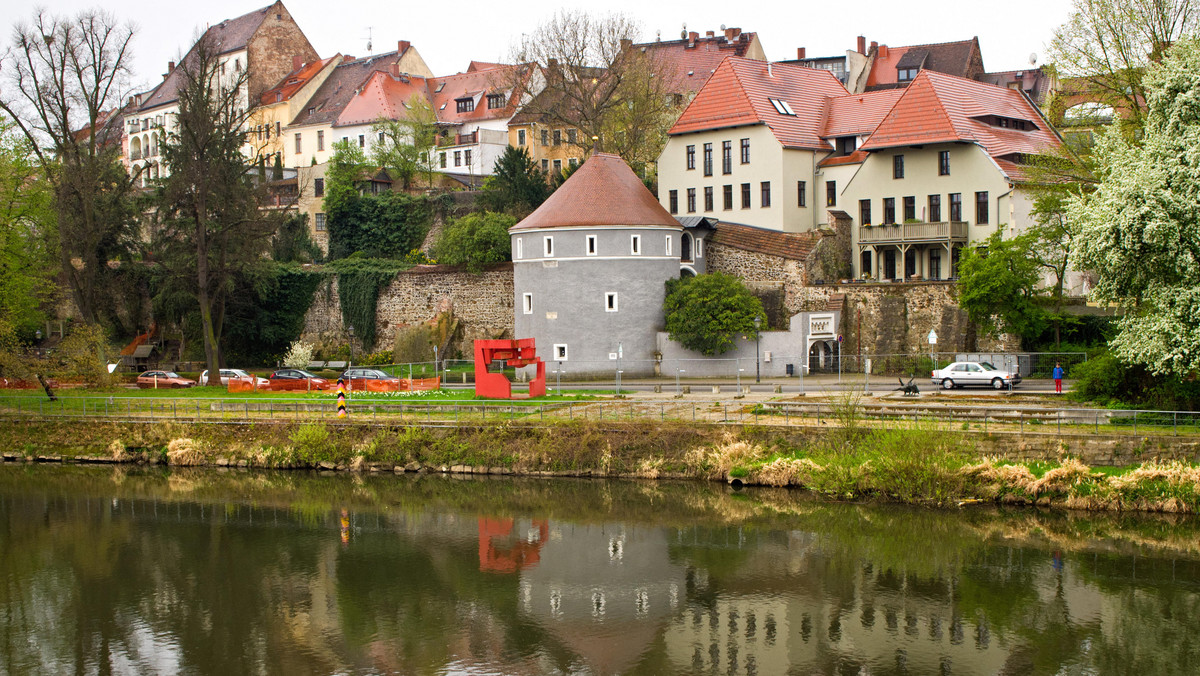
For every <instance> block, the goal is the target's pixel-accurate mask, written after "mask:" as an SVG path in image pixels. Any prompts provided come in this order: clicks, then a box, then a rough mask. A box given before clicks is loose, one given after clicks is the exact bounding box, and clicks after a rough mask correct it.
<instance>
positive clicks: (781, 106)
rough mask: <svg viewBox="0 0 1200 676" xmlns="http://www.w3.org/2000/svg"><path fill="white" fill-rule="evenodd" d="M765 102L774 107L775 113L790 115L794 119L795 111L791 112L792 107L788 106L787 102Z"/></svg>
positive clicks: (773, 100)
mask: <svg viewBox="0 0 1200 676" xmlns="http://www.w3.org/2000/svg"><path fill="white" fill-rule="evenodd" d="M767 100H768V101H770V102H771V105H772V106H775V112H777V113H779V114H780V115H791V116H793V117H795V115H796V111H794V110H792V107H791V106H790V105H788V102H787V101H784V100H782V99H770V98H769V99H767Z"/></svg>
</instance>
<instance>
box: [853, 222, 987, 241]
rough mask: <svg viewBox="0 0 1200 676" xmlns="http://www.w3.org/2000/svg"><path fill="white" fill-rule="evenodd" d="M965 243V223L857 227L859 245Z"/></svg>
mask: <svg viewBox="0 0 1200 676" xmlns="http://www.w3.org/2000/svg"><path fill="white" fill-rule="evenodd" d="M945 241H951V242H965V241H967V222H966V221H944V222H941V223H897V224H894V225H874V226H871V225H867V226H859V228H858V242H859V244H904V243H910V242H911V243H919V242H945Z"/></svg>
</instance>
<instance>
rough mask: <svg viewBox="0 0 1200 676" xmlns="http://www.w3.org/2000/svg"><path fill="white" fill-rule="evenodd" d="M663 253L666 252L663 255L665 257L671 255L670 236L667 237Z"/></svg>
mask: <svg viewBox="0 0 1200 676" xmlns="http://www.w3.org/2000/svg"><path fill="white" fill-rule="evenodd" d="M665 251H666V254H665V255H667V256H670V255H671V236H670V235H667V245H666V249H665Z"/></svg>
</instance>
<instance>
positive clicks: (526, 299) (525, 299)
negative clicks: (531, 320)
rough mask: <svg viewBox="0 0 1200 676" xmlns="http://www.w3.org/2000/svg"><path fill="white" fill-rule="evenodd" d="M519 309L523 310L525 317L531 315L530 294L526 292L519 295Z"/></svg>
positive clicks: (531, 299) (531, 298) (531, 296)
mask: <svg viewBox="0 0 1200 676" xmlns="http://www.w3.org/2000/svg"><path fill="white" fill-rule="evenodd" d="M521 309H522V310H524V311H525V314H527V315H531V314H533V294H532V293H529V292H526V293H523V294H521Z"/></svg>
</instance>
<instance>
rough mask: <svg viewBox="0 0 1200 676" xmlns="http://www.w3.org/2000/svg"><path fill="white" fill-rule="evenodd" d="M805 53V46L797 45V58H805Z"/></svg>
mask: <svg viewBox="0 0 1200 676" xmlns="http://www.w3.org/2000/svg"><path fill="white" fill-rule="evenodd" d="M804 53H805V50H804V48H803V47H797V48H796V58H797V59H803V58H804Z"/></svg>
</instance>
